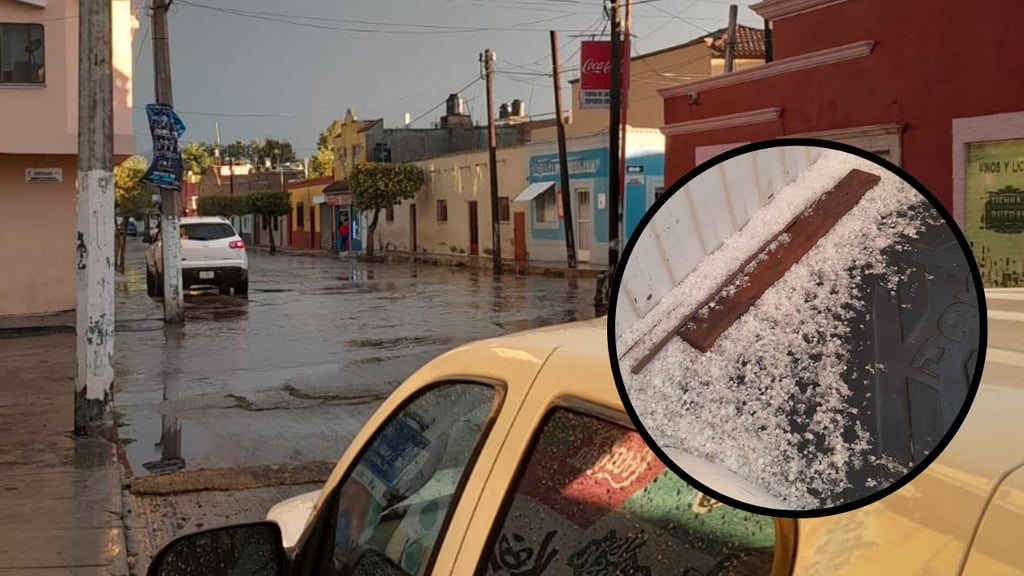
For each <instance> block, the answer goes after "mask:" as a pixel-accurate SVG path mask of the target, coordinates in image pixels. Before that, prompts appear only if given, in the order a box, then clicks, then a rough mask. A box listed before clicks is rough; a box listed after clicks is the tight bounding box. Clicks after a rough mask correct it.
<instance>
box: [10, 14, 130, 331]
mask: <svg viewBox="0 0 1024 576" xmlns="http://www.w3.org/2000/svg"><path fill="white" fill-rule="evenodd" d="M112 2H113V8H112V9H113V17H112V18H113V22H112V24H113V62H112V63H113V69H114V155H115V161H121V160H123V159H124V158H126V157H128V156H129V155H131V154H132V153H133V152H134V150H135V137H134V135H133V132H132V118H131V109H132V56H133V54H132V35H133V33H134V30H135V29H136V28H137V27H138V21H137V20H136V18H135V17H134V16H133V14H132V12H131V3H130V2H129V0H112ZM77 155H78V3H77V2H71V1H62V0H49V1H43V0H13V1H12V0H3V1H0V206H2V208H0V270H2V273H0V318H2V317H4V316H23V315H32V314H49V313H56V312H68V311H70V310H73V309H74V308H75V283H76V268H75V257H76V255H75V245H76V242H75V237H76V234H77V230H78V223H77V216H76V215H77V198H76V195H77V187H76V178H77V170H78V168H77ZM111 168H113V167H111Z"/></svg>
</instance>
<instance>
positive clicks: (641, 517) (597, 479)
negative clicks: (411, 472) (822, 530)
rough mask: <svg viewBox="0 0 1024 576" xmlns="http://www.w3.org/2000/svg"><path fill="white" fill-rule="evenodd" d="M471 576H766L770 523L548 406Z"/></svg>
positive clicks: (635, 443) (603, 423)
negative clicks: (710, 495) (702, 490)
mask: <svg viewBox="0 0 1024 576" xmlns="http://www.w3.org/2000/svg"><path fill="white" fill-rule="evenodd" d="M513 486H514V491H513V492H512V494H511V495H510V499H509V500H507V501H506V502H505V505H504V506H503V508H502V510H503V512H502V513H501V514H500V515H499V518H498V519H497V521H496V522H495V524H494V527H493V529H492V534H491V537H490V540H489V544H488V550H489V551H490V552H489V554H488V555H486V556H485V557H484V558H481V562H480V564H479V565H478V567H477V574H488V575H491V574H493V575H503V576H535V575H539V574H545V575H562V574H564V575H568V576H573V575H577V574H644V575H651V574H682V575H684V576H711V575H716V576H717V575H725V574H743V575H745V576H747V575H754V574H764V575H768V574H771V571H772V563H773V561H774V555H775V537H776V534H775V521H774V519H773V518H771V517H767V516H759V515H756V514H751V513H748V512H744V511H742V510H738V509H735V508H732V507H730V506H728V505H725V504H722V503H720V502H716V501H715V500H712V499H711V498H708V497H706V496H704V495H703V494H701V493H699V492H698V491H696V490H695V489H693V488H692V487H690V486H689V485H688V484H687V483H686V482H684V481H683V480H681V479H680V478H679V477H678V476H676V475H675V474H674V473H673V472H672V471H671V470H669V469H667V468H666V467H665V466H664V464H662V463H661V461H660V460H659V459H658V458H657V456H655V455H654V453H653V452H651V451H650V450H649V449H648V448H647V445H646V444H645V443H644V441H643V439H642V438H641V437H640V435H639V434H637V433H636V432H635V431H634V430H632V429H629V428H626V427H624V426H621V425H619V424H615V423H612V422H610V421H608V420H605V419H603V418H599V417H596V416H592V415H589V414H585V413H582V412H577V411H572V410H568V409H564V408H556V409H554V410H552V411H551V412H550V413H549V414H548V416H547V419H546V421H545V423H544V425H543V426H542V428H541V430H540V431H539V433H538V438H536V439H535V440H534V444H533V447H532V448H531V450H530V453H529V454H528V455H527V459H526V462H525V465H524V466H523V467H521V468H520V471H519V472H518V474H517V478H516V479H515V480H514V482H513Z"/></svg>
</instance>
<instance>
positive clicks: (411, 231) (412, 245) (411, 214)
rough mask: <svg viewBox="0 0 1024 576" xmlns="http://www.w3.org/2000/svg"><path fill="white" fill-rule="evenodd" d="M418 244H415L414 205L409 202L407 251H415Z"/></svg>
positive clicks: (417, 248)
mask: <svg viewBox="0 0 1024 576" xmlns="http://www.w3.org/2000/svg"><path fill="white" fill-rule="evenodd" d="M417 250H419V246H417V245H416V205H415V204H409V252H412V253H414V254H415V253H416V251H417Z"/></svg>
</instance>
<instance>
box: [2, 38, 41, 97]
mask: <svg viewBox="0 0 1024 576" xmlns="http://www.w3.org/2000/svg"><path fill="white" fill-rule="evenodd" d="M44 51H45V50H44V46H43V25H42V24H0V84H43V83H45V82H46V75H45V68H46V67H45V66H44V64H45V58H44Z"/></svg>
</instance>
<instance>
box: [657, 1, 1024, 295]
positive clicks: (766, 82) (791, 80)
mask: <svg viewBox="0 0 1024 576" xmlns="http://www.w3.org/2000/svg"><path fill="white" fill-rule="evenodd" d="M752 8H754V10H756V11H757V12H758V13H759V14H760V15H761V16H763V17H764V18H766V19H768V20H770V21H771V26H772V29H773V40H774V43H773V46H774V57H775V58H774V60H773V61H772V62H771V63H769V64H766V65H764V66H761V67H758V68H756V69H752V70H742V71H738V72H735V73H733V74H727V75H723V76H717V77H713V78H709V79H706V80H701V81H696V82H691V83H687V84H681V85H678V86H674V87H669V88H665V89H663V90H661V92H660V93H661V95H662V96H663V98H664V112H665V125H664V133H665V135H666V137H667V141H666V167H667V174H666V176H667V178H668V180H669V181H673V180H675V179H677V178H679V177H680V176H682V175H684V174H685V173H686V172H687V171H689V170H690V169H692V168H693V167H695V166H696V165H697V164H698V163H699V162H701V161H702V160H705V159H707V158H710V157H711V156H713V155H714V154H716V153H719V152H721V151H724V150H726V149H728V148H730V147H733V146H737V145H740V144H744V143H747V142H752V141H757V140H764V139H769V138H778V137H782V136H814V137H822V138H826V139H830V140H835V141H841V142H846V143H849V144H852V145H854V146H859V147H861V148H864V149H866V150H868V151H870V152H873V153H875V154H878V155H880V156H882V157H884V158H887V159H889V160H890V161H892V162H894V163H895V164H897V165H900V166H902V167H903V168H904V169H905V170H906V171H907V172H908V173H909V174H911V175H912V176H914V178H916V179H917V180H919V181H920V182H921V183H922V184H924V186H925V187H927V188H928V189H929V190H930V191H931V192H932V194H934V195H935V196H936V198H937V199H938V200H939V201H940V202H941V203H942V204H943V205H944V206H945V207H946V208H947V210H949V212H950V213H952V214H953V216H954V217H955V219H956V221H957V223H958V224H959V225H960V226H961V227H962V228H963V230H964V233H965V236H966V237H967V240H968V241H969V242H970V243H971V245H972V247H973V249H974V253H975V255H976V257H977V260H978V262H979V265H980V266H981V268H982V275H983V277H984V280H985V282H986V284H988V285H992V286H1019V285H1021V284H1022V283H1024V256H1022V254H1024V169H1021V170H1018V171H1016V172H1015V171H1014V169H1015V167H1018V166H1019V165H1020V162H1019V161H1018V160H1019V159H1020V158H1024V104H1022V102H1024V83H1022V82H1019V81H1015V80H1013V79H1016V78H1020V77H1021V76H1022V74H1024V62H1022V61H1021V60H1020V59H1019V58H1012V57H1011V58H1003V57H1000V56H999V55H1009V54H1020V53H1024V36H1022V35H1021V34H1016V33H1014V32H1013V31H1015V30H1016V29H1015V28H1014V27H1013V26H1014V25H1013V23H1016V22H1019V21H1021V19H1022V18H1024V4H1021V3H1019V2H1014V1H1011V0H999V1H996V2H992V3H991V4H990V5H986V7H985V9H984V10H978V9H972V8H969V7H967V6H966V5H964V4H963V3H961V2H956V1H954V0H941V1H938V2H935V1H927V0H905V1H903V2H898V3H892V2H885V1H883V0H838V1H836V0H800V1H797V0H765V1H763V2H761V3H759V4H755V5H754V6H752ZM822 31H827V32H828V33H827V34H826V33H822ZM951 38H975V39H978V40H977V41H971V42H953V41H951V40H950V39H951Z"/></svg>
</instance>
